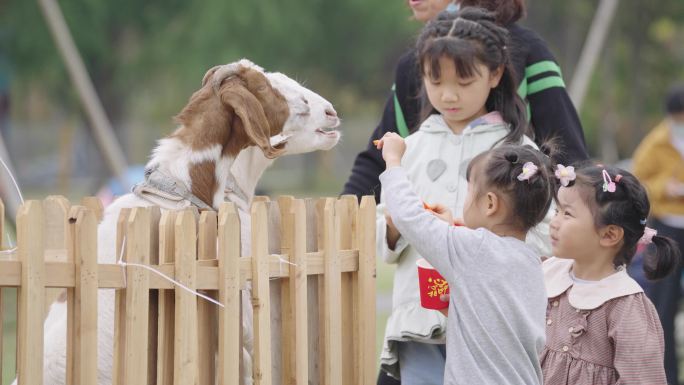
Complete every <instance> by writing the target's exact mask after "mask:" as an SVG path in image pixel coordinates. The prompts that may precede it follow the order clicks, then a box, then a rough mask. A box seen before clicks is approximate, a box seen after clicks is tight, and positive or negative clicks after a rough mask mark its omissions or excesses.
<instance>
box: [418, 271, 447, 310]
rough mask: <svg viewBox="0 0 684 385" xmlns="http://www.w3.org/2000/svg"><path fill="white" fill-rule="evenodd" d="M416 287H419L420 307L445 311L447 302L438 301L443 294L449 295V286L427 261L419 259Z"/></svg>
mask: <svg viewBox="0 0 684 385" xmlns="http://www.w3.org/2000/svg"><path fill="white" fill-rule="evenodd" d="M416 266H418V286H419V287H420V305H421V306H422V307H424V308H426V309H435V310H439V309H446V308H447V307H449V302H448V301H447V302H444V301H442V300H440V299H439V297H441V296H442V295H443V294H449V284H448V283H447V281H446V280H445V279H444V277H442V275H441V274H439V272H438V271H437V270H435V268H434V267H432V265H430V263H428V261H426V260H425V259H422V258H421V259H419V260H418V261H416Z"/></svg>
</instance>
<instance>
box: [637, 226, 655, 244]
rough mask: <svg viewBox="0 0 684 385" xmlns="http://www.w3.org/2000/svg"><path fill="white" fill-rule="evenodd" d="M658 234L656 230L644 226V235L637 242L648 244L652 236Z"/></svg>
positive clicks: (651, 240)
mask: <svg viewBox="0 0 684 385" xmlns="http://www.w3.org/2000/svg"><path fill="white" fill-rule="evenodd" d="M656 235H658V231H657V230H654V229H652V228H650V227H646V228H645V229H644V235H643V236H642V237H641V239H639V244H641V245H648V244H650V243H652V242H653V237H655V236H656Z"/></svg>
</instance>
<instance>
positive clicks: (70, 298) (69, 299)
mask: <svg viewBox="0 0 684 385" xmlns="http://www.w3.org/2000/svg"><path fill="white" fill-rule="evenodd" d="M49 207H50V202H49V201H48V200H47V199H46V200H45V201H43V209H45V210H46V211H49ZM68 210H69V214H68V216H66V217H65V218H64V222H65V223H67V225H66V227H65V229H64V233H63V235H64V236H65V237H68V240H64V241H63V242H64V244H62V245H59V247H66V250H65V253H64V255H65V260H61V261H59V262H58V263H62V264H63V265H67V266H69V268H70V269H71V268H73V269H74V286H73V287H70V288H68V289H66V292H65V299H66V306H67V326H66V328H67V330H66V332H67V337H66V383H67V384H76V383H79V380H78V378H77V377H78V374H77V373H76V372H77V371H78V370H77V369H76V364H75V363H76V360H77V359H78V358H77V357H76V354H77V350H78V346H77V345H78V342H77V341H76V323H77V320H76V293H75V288H76V281H77V278H76V274H75V273H76V270H75V267H76V264H75V261H76V257H75V254H76V251H75V250H74V247H75V245H76V240H75V239H74V236H75V234H74V230H75V229H74V223H75V222H76V219H77V217H78V213H79V212H81V210H83V206H73V207H71V208H70V209H68ZM50 215H51V216H53V217H55V216H56V217H57V220H58V221H61V220H62V218H61V215H62V214H61V212H60V211H59V210H58V211H53V212H51V213H50ZM54 221H55V218H53V219H52V220H50V219H46V222H54ZM49 227H50V226H48V225H46V229H48V228H49ZM47 259H48V257H47V256H46V260H47ZM64 262H68V264H67V263H64ZM46 270H47V269H46ZM46 274H47V271H46ZM49 290H55V289H46V301H47V300H51V298H49V296H50V295H55V294H56V293H50V292H49ZM61 290H65V289H57V293H59V292H60V291H61ZM49 309H50V305H47V306H46V308H45V315H46V316H47V312H48V311H49Z"/></svg>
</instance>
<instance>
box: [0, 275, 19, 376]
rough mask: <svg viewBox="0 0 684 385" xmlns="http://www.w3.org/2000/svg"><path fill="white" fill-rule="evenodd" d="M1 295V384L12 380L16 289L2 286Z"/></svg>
mask: <svg viewBox="0 0 684 385" xmlns="http://www.w3.org/2000/svg"><path fill="white" fill-rule="evenodd" d="M0 295H2V300H1V301H0V303H2V309H1V311H0V314H2V315H3V319H2V320H0V322H2V326H3V328H2V333H3V335H2V346H0V349H2V363H0V364H1V365H2V379H0V380H1V381H0V383H2V384H3V385H5V384H10V383H12V381H13V380H14V373H15V368H16V365H15V352H16V334H17V318H16V308H17V290H16V289H10V288H4V289H2V290H0Z"/></svg>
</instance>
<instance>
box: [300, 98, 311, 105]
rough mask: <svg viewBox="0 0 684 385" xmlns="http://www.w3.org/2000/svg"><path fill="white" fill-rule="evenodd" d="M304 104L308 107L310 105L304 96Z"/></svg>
mask: <svg viewBox="0 0 684 385" xmlns="http://www.w3.org/2000/svg"><path fill="white" fill-rule="evenodd" d="M302 102H304V104H306V105H307V106H308V105H309V101H308V100H307V99H306V98H305V97H303V96H302Z"/></svg>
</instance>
